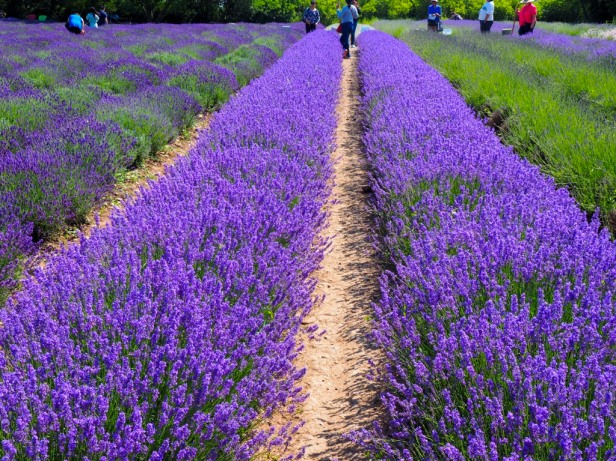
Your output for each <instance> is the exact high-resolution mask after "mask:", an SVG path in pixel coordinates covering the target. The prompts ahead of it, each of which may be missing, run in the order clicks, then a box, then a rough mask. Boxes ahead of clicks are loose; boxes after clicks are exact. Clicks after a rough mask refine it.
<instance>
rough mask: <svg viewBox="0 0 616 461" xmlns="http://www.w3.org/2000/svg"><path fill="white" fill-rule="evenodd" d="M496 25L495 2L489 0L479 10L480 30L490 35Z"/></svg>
mask: <svg viewBox="0 0 616 461" xmlns="http://www.w3.org/2000/svg"><path fill="white" fill-rule="evenodd" d="M492 24H494V0H487V1H486V2H485V3H484V4H483V6H482V7H481V9H480V10H479V30H480V31H481V33H482V34H489V33H490V29H492Z"/></svg>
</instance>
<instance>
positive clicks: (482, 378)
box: [355, 32, 616, 461]
mask: <svg viewBox="0 0 616 461" xmlns="http://www.w3.org/2000/svg"><path fill="white" fill-rule="evenodd" d="M360 46H361V49H362V55H361V61H360V72H361V75H362V79H363V87H364V97H363V103H364V107H365V109H366V110H367V111H368V120H367V126H368V129H367V132H366V134H365V138H364V139H365V144H366V148H367V153H368V156H369V159H370V161H371V164H372V166H373V169H374V183H375V184H374V186H373V187H374V189H375V191H376V199H375V212H376V214H377V217H378V229H381V231H382V237H381V241H382V252H383V253H384V255H386V256H387V257H388V259H389V261H390V263H391V265H392V270H391V271H389V272H386V273H384V275H383V276H382V279H381V286H382V300H381V301H380V302H379V303H378V304H377V305H376V317H375V337H376V340H377V341H378V343H379V344H380V345H381V347H382V348H383V349H384V350H385V351H386V352H387V359H388V360H387V362H388V363H387V366H386V368H385V369H384V370H383V372H382V373H383V374H382V379H383V380H384V382H385V383H386V385H387V386H388V388H389V391H388V392H386V393H385V394H384V395H383V397H382V402H383V404H384V406H385V408H386V411H387V414H388V417H387V418H386V420H387V426H385V427H380V426H377V427H376V429H374V430H372V431H367V432H363V433H357V434H355V438H356V439H357V440H358V441H359V442H360V443H361V444H362V445H364V446H365V447H367V448H368V449H369V450H370V452H371V453H373V455H374V457H375V458H377V459H401V460H402V459H404V460H408V459H417V460H441V459H447V460H465V459H473V460H475V459H476V460H479V459H481V460H488V459H489V460H509V461H513V460H531V459H533V460H535V459H536V460H557V459H558V460H577V459H583V460H596V459H614V458H615V456H616V453H615V451H614V450H615V446H614V441H615V440H616V402H615V400H614V386H615V385H616V367H615V363H616V331H615V330H614V326H615V325H616V297H615V293H616V272H615V271H616V247H615V245H614V243H613V242H612V241H611V239H610V236H609V233H607V232H606V231H602V232H599V230H598V228H599V222H598V220H597V219H596V218H595V219H594V220H593V221H592V222H590V223H589V222H588V221H587V219H586V216H585V215H584V213H582V212H581V211H580V210H579V208H578V204H577V203H576V202H575V201H574V200H573V199H572V198H571V197H570V195H569V194H568V193H567V191H566V190H564V189H559V188H557V187H556V185H555V183H554V181H553V180H552V179H550V178H548V177H546V176H543V175H541V174H540V172H539V169H538V168H536V167H533V166H531V165H530V164H529V163H528V162H526V161H524V160H521V159H520V158H519V157H518V156H517V155H516V154H515V153H514V152H512V150H511V148H509V147H505V146H503V145H502V144H501V143H500V141H499V139H498V138H497V137H496V136H495V133H494V132H493V131H492V130H491V129H490V128H489V127H486V126H485V125H484V123H482V121H481V120H479V119H477V118H476V117H475V114H474V113H473V111H472V110H471V109H470V108H469V107H468V106H467V105H466V103H465V102H464V100H463V99H462V98H461V96H460V95H459V94H458V93H457V92H456V91H455V89H454V88H453V87H452V86H451V85H450V84H449V82H447V80H445V78H443V77H442V76H441V75H439V74H438V72H437V71H436V70H434V69H432V68H430V67H429V66H428V65H427V64H426V63H425V62H423V61H422V60H421V59H420V58H419V57H418V56H417V55H415V54H413V53H412V52H411V51H410V49H409V48H408V47H407V46H406V45H405V44H404V43H403V42H400V41H398V40H395V39H394V38H392V37H390V36H387V35H385V34H383V33H379V32H374V33H370V34H364V35H362V36H361V37H360ZM444 99H445V100H447V105H446V107H443V104H442V101H443V100H444Z"/></svg>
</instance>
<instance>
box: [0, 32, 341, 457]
mask: <svg viewBox="0 0 616 461" xmlns="http://www.w3.org/2000/svg"><path fill="white" fill-rule="evenodd" d="M340 75H341V69H340V59H339V43H338V41H337V39H336V37H335V35H332V34H328V33H326V32H316V33H314V34H310V35H309V36H307V37H306V38H305V39H304V40H302V41H301V42H299V43H297V44H296V45H294V46H292V47H291V48H290V49H289V50H288V51H287V52H286V53H285V55H284V56H283V57H282V59H281V60H280V61H279V62H277V63H276V64H275V65H274V66H273V67H272V68H271V69H270V70H269V71H268V72H267V73H266V74H265V75H264V76H263V77H262V78H260V79H258V80H255V81H253V82H252V83H251V84H250V85H249V86H247V87H246V88H245V89H244V90H243V91H241V92H240V93H239V95H238V96H237V97H235V98H233V99H232V100H231V101H230V102H229V103H228V104H227V105H225V107H223V109H222V110H221V111H220V112H219V113H218V114H217V115H216V116H215V118H214V120H213V121H212V124H211V133H209V134H208V135H207V136H206V137H204V138H203V139H202V140H201V142H200V143H199V144H198V146H197V147H196V148H195V149H194V150H193V151H191V153H190V155H189V156H188V157H186V158H184V159H182V160H181V161H180V162H179V164H178V165H177V166H175V167H173V168H171V169H170V170H169V171H168V174H167V175H166V176H165V178H164V179H162V180H161V181H160V182H157V183H154V184H152V186H151V188H150V189H148V190H146V191H144V192H143V193H142V194H141V195H140V196H139V198H138V199H137V200H136V201H135V202H134V203H132V204H130V205H129V206H128V207H127V209H126V212H125V215H120V214H117V215H116V216H114V217H113V220H112V225H111V226H110V227H107V228H105V229H101V230H97V231H95V232H94V234H93V236H92V237H91V238H90V239H88V240H85V239H84V240H83V241H82V242H81V244H80V245H78V246H77V245H76V246H73V247H71V248H70V249H68V250H67V251H66V252H65V253H64V254H62V255H60V256H58V257H56V258H53V259H52V260H51V261H50V263H49V265H48V267H47V268H46V269H45V270H39V271H38V272H37V273H36V275H35V277H33V278H31V279H28V280H26V281H25V282H24V289H23V290H22V291H21V292H20V293H19V294H16V295H14V296H13V297H12V298H11V299H9V301H8V302H7V306H6V308H5V309H4V310H2V311H0V324H1V325H2V329H1V330H0V439H1V440H2V442H1V443H0V447H1V448H0V455H2V456H4V457H3V458H2V459H5V460H12V459H22V460H26V459H27V460H43V459H51V460H66V459H74V460H77V459H79V460H82V459H118V460H120V459H122V460H128V459H148V460H162V459H178V460H189V459H202V460H204V459H238V460H240V459H249V458H251V456H253V455H254V454H255V452H256V451H257V450H258V449H260V448H261V447H263V446H265V445H266V444H268V443H280V442H281V441H282V440H284V437H285V428H283V430H282V434H280V433H274V431H273V430H272V429H269V428H267V427H265V426H259V425H258V424H257V423H258V421H259V419H260V417H267V416H268V415H269V414H271V412H272V411H273V410H274V409H275V408H277V407H279V406H280V405H282V404H285V403H286V404H290V403H292V402H293V401H296V400H299V399H301V393H300V390H299V389H297V388H296V385H295V382H296V380H297V379H298V377H299V376H301V374H302V371H301V370H297V369H295V368H294V366H293V364H292V359H293V357H294V356H295V354H296V353H297V351H298V344H297V343H296V340H295V335H296V333H297V331H298V329H299V327H300V325H301V318H302V316H303V315H304V314H305V313H306V311H307V310H308V309H310V306H311V303H312V299H311V293H312V287H313V282H312V281H311V279H310V278H309V274H310V273H311V271H312V270H314V268H315V267H316V266H317V265H318V263H319V261H320V258H321V250H320V249H319V245H318V244H317V247H315V246H314V245H315V238H316V236H317V235H318V232H319V229H320V228H321V227H322V225H323V223H324V218H325V216H324V212H323V205H324V203H325V200H326V199H327V196H328V186H327V179H328V177H329V176H330V174H331V165H330V164H329V152H330V151H331V145H332V141H333V132H334V128H335V123H336V120H335V114H334V109H335V104H336V100H337V89H338V83H339V78H340ZM300 81H301V82H302V84H301V85H298V84H297V82H300ZM306 107H310V108H311V113H310V116H309V117H307V116H306Z"/></svg>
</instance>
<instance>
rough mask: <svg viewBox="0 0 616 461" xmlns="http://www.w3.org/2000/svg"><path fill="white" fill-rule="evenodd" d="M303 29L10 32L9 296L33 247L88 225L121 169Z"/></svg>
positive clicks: (0, 44)
mask: <svg viewBox="0 0 616 461" xmlns="http://www.w3.org/2000/svg"><path fill="white" fill-rule="evenodd" d="M299 37H301V35H300V33H299V31H298V30H296V29H293V28H285V29H283V28H282V27H281V26H280V25H275V24H272V25H256V24H240V25H186V26H174V25H156V26H152V25H147V26H114V27H109V28H101V29H98V30H90V31H88V34H87V35H85V36H74V35H72V34H69V33H68V32H67V31H66V30H65V29H64V27H63V26H62V25H61V24H52V25H44V26H41V25H36V26H32V25H27V24H20V23H17V24H14V23H5V24H3V25H2V28H0V48H1V49H2V54H1V55H0V222H1V223H2V225H1V227H0V236H2V240H1V243H0V303H1V302H2V298H3V296H4V295H5V294H6V291H7V290H8V289H10V287H12V286H13V285H14V283H15V276H16V273H17V272H16V271H18V269H19V263H18V261H19V260H20V259H21V258H22V257H23V256H25V255H27V254H30V253H32V251H33V250H34V249H33V243H36V242H38V241H40V240H42V239H49V238H53V236H54V235H57V234H58V233H59V232H61V231H62V230H63V229H65V228H66V227H67V226H75V225H77V226H78V225H81V224H83V223H84V221H85V219H86V216H87V215H88V213H89V212H90V210H91V209H92V208H93V207H94V206H95V205H96V204H97V203H98V202H99V201H100V200H101V198H102V197H103V196H104V194H106V193H107V192H108V191H109V190H110V188H111V187H112V186H113V184H114V183H115V182H116V180H117V178H118V175H121V174H122V172H123V171H125V170H126V169H131V168H135V167H138V166H139V165H140V164H141V162H142V161H143V159H145V158H147V157H149V156H152V155H155V154H156V152H158V151H159V150H160V149H161V148H162V147H163V146H165V145H166V144H167V143H168V142H169V141H170V140H171V139H173V138H174V137H176V136H178V134H180V133H181V132H182V131H183V130H185V129H186V128H188V127H189V126H191V125H192V124H193V122H194V120H195V116H196V115H197V114H198V113H200V112H203V111H211V110H213V109H215V108H217V107H219V106H220V105H221V104H222V103H224V102H225V101H226V100H227V99H228V98H229V96H230V95H231V93H232V92H234V91H236V90H237V89H238V88H239V87H241V86H243V85H245V84H246V83H248V82H249V81H250V80H251V79H252V78H254V77H256V76H257V75H259V74H260V73H261V72H262V71H263V70H264V69H265V68H267V67H268V66H270V65H271V64H272V63H273V62H275V61H276V60H277V59H278V57H279V56H280V55H281V54H282V52H283V51H284V50H285V49H286V48H287V47H288V46H289V45H291V44H292V43H294V42H295V41H296V40H297V39H299Z"/></svg>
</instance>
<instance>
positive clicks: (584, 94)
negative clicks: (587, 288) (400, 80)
mask: <svg viewBox="0 0 616 461" xmlns="http://www.w3.org/2000/svg"><path fill="white" fill-rule="evenodd" d="M454 22H455V21H449V23H454ZM449 23H448V24H449ZM375 25H376V26H377V27H378V28H381V29H383V30H385V31H389V32H392V33H394V34H395V35H396V36H398V37H400V38H402V39H403V40H404V41H406V42H407V43H408V44H409V45H410V46H411V48H412V49H413V50H414V51H415V52H417V53H418V54H419V55H420V56H421V57H422V58H423V59H425V60H426V62H428V63H429V64H431V65H433V66H434V67H435V68H436V69H438V70H439V71H440V72H442V73H443V75H445V76H446V77H447V78H448V79H449V80H450V81H451V82H452V83H453V85H454V86H455V87H456V88H458V90H459V91H460V92H461V93H462V95H463V96H464V97H465V99H466V101H467V103H468V104H470V105H471V106H472V107H473V108H475V110H476V111H477V112H478V113H479V114H480V115H482V116H484V117H486V120H487V122H488V123H489V124H491V125H492V126H493V127H495V128H496V129H497V131H498V132H499V134H500V136H501V138H502V139H503V140H504V141H505V142H506V143H507V144H510V145H512V146H513V147H514V148H515V150H516V151H517V152H518V153H519V154H520V155H523V156H525V157H527V158H528V159H529V160H530V161H531V162H533V163H536V164H538V165H540V166H541V168H542V170H543V171H544V172H545V173H547V174H549V175H550V176H552V177H553V178H554V179H555V180H556V183H557V184H558V185H561V186H565V187H567V188H568V189H569V191H570V192H571V193H572V195H573V196H574V197H575V198H576V200H577V201H578V202H579V204H580V206H581V207H582V208H583V209H584V210H586V211H587V212H588V213H589V214H592V213H593V212H594V211H595V210H596V209H597V208H599V209H600V210H601V219H602V221H603V223H604V224H606V225H608V226H609V227H610V229H611V230H612V231H616V155H615V153H616V121H615V120H616V119H615V117H616V73H615V72H614V70H615V69H616V43H615V42H609V46H614V50H615V51H614V55H609V54H606V55H604V56H603V57H602V58H601V59H592V58H593V57H594V55H593V53H594V51H593V50H595V51H596V47H595V46H594V45H592V43H594V42H596V40H591V39H578V40H580V41H584V40H588V41H589V44H588V46H587V47H586V48H584V49H571V48H569V47H568V46H567V43H568V42H567V40H568V38H567V37H566V36H562V35H558V36H557V34H551V35H550V36H551V37H552V38H551V39H550V40H551V44H550V45H549V46H548V45H547V44H546V43H545V40H546V39H545V37H546V35H541V34H539V33H537V36H536V37H529V38H524V39H519V38H516V37H507V36H501V35H500V34H498V33H493V34H491V35H490V36H483V35H481V34H480V33H479V31H478V30H475V29H474V28H469V27H460V28H456V29H454V30H453V34H452V35H449V36H443V35H440V34H439V35H434V36H429V35H427V34H425V33H423V31H415V30H412V28H411V27H409V26H408V25H406V26H404V25H403V24H401V23H398V22H394V21H392V22H380V23H377V24H375ZM500 26H501V24H499V25H497V27H496V31H498V29H499V27H500ZM545 34H547V33H545ZM554 37H556V38H554ZM561 39H563V41H562V43H563V46H562V47H561V48H559V47H558V46H557V43H558V41H559V40H561ZM601 42H603V43H606V41H605V40H603V41H601ZM443 104H445V105H446V101H443Z"/></svg>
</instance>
